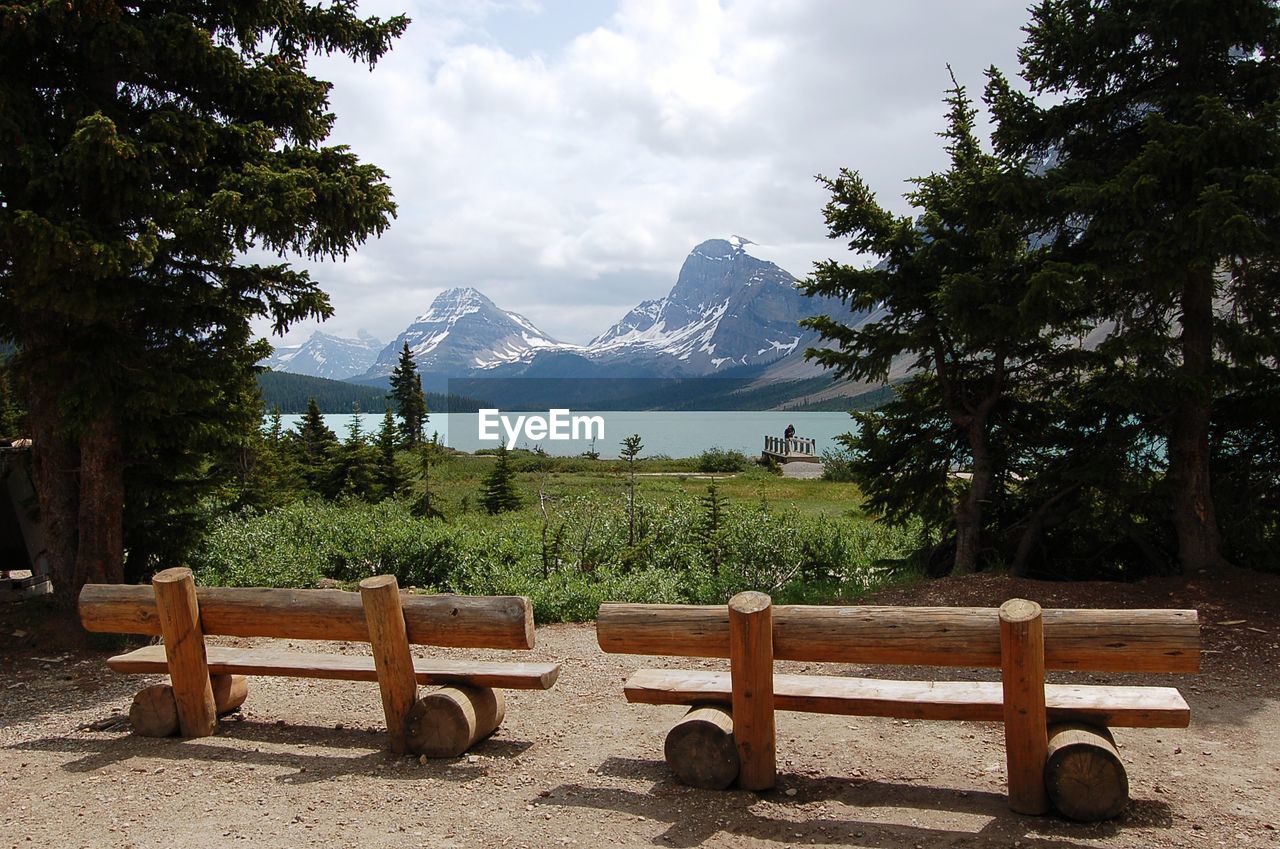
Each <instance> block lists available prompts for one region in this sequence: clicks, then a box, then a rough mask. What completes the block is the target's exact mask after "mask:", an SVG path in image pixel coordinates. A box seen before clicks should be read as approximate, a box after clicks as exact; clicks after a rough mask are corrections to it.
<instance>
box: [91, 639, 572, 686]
mask: <svg viewBox="0 0 1280 849" xmlns="http://www.w3.org/2000/svg"><path fill="white" fill-rule="evenodd" d="M205 652H206V655H207V660H208V666H209V673H210V674H212V675H266V676H284V677H291V678H328V679H331V680H339V681H377V680H378V671H377V669H376V668H375V666H374V662H373V658H372V657H368V656H364V655H341V654H321V653H317V652H296V651H280V650H278V649H264V648H252V649H237V648H227V647H223V646H208V647H207V648H206V649H205ZM107 666H108V667H109V668H111V669H112V670H114V671H115V672H123V673H132V674H147V673H155V674H165V673H167V672H168V671H169V661H168V658H167V656H166V655H165V651H164V646H144V647H143V648H140V649H136V650H135V651H131V652H129V653H127V654H119V655H116V656H115V657H111V658H108V660H107ZM413 673H414V677H415V678H416V679H417V681H418V683H419V684H424V685H439V684H466V685H470V686H472V687H500V688H502V689H504V690H549V689H551V687H552V686H553V685H554V684H555V683H556V678H558V677H559V675H560V665H559V664H557V663H493V662H481V661H472V660H442V659H440V658H421V657H416V658H414V659H413Z"/></svg>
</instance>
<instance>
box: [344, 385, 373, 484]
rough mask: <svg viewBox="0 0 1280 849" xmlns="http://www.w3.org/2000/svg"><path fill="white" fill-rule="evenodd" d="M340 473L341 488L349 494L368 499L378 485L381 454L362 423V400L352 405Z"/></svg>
mask: <svg viewBox="0 0 1280 849" xmlns="http://www.w3.org/2000/svg"><path fill="white" fill-rule="evenodd" d="M338 457H339V460H338V468H337V474H338V476H339V477H340V478H341V484H340V486H338V487H337V489H338V491H339V492H340V493H341V494H343V495H346V496H351V497H354V498H360V499H364V500H368V499H370V498H372V497H373V495H374V493H375V491H376V490H377V488H378V457H377V453H376V451H375V449H374V448H373V446H372V445H370V444H369V440H368V439H366V438H365V435H364V426H363V425H362V424H361V423H360V404H359V402H356V403H353V404H352V405H351V421H350V422H348V424H347V438H346V440H345V441H344V442H343V443H342V449H341V451H339V452H338Z"/></svg>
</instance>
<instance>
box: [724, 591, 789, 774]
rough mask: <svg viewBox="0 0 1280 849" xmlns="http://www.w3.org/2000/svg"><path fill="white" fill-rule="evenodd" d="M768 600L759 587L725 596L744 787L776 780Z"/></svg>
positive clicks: (736, 738)
mask: <svg viewBox="0 0 1280 849" xmlns="http://www.w3.org/2000/svg"><path fill="white" fill-rule="evenodd" d="M771 604H772V602H771V600H770V598H769V596H767V595H765V594H764V593H758V592H744V593H738V594H737V595H735V596H734V597H733V598H731V599H729V670H730V675H732V678H733V738H734V742H735V743H736V744H737V746H738V758H739V760H740V761H741V771H740V772H739V774H738V786H739V787H741V788H743V789H744V790H768V789H769V788H770V787H772V786H773V785H774V782H775V781H776V780H777V755H776V742H777V741H776V733H775V730H774V722H773V616H772V612H773V611H772V608H771V606H770V605H771Z"/></svg>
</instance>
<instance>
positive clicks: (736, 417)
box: [284, 410, 854, 457]
mask: <svg viewBox="0 0 1280 849" xmlns="http://www.w3.org/2000/svg"><path fill="white" fill-rule="evenodd" d="M503 415H505V416H506V417H507V419H508V424H510V425H512V426H514V425H515V424H516V422H515V419H516V417H517V416H522V415H523V416H541V417H543V418H547V412H546V411H542V412H525V413H504V414H503ZM571 415H572V416H599V417H601V418H602V419H603V425H604V435H603V437H601V438H597V439H596V440H595V450H596V451H599V452H600V456H601V457H617V456H618V443H620V442H621V441H622V438H623V437H625V436H630V435H631V434H633V433H638V434H640V438H641V440H642V441H643V442H644V450H643V451H642V452H641V456H644V457H652V456H655V455H658V454H665V455H667V456H669V457H693V456H697V455H698V454H701V453H702V452H703V451H705V450H707V449H708V448H727V449H736V450H738V451H741V452H743V453H744V454H747V455H758V454H759V453H760V450H761V449H762V448H763V447H764V438H765V437H766V436H782V432H783V430H785V429H786V427H787V425H788V424H793V425H795V428H796V436H803V437H808V438H811V439H816V440H817V449H818V453H819V454H821V453H822V452H823V451H825V450H827V449H829V448H834V447H836V444H835V437H836V435H838V434H841V433H848V432H849V431H850V430H851V429H852V428H853V424H854V423H853V420H852V419H851V418H849V414H848V413H785V412H783V413H778V412H724V411H716V412H653V411H645V412H619V411H608V412H590V411H583V410H574V411H573V412H572V414H571ZM301 418H302V416H298V415H291V416H284V424H285V427H287V428H294V429H296V427H297V423H298V421H299V420H300V419H301ZM324 419H325V423H326V424H327V425H328V426H329V427H330V428H331V429H332V430H333V431H334V433H336V434H338V438H339V439H345V438H346V435H347V427H348V425H349V424H350V423H351V414H350V413H346V414H342V413H334V414H329V415H326V416H325V417H324ZM360 420H361V427H363V428H364V431H365V433H367V434H373V433H376V432H377V430H378V428H379V427H380V426H381V424H382V414H381V413H379V414H376V415H375V414H372V413H365V414H362V415H361V416H360ZM479 424H480V422H479V415H478V414H476V413H433V414H432V415H431V421H430V422H429V423H428V425H427V436H428V438H430V436H431V434H432V433H433V432H434V433H438V434H440V441H441V442H443V443H444V444H446V445H448V446H449V447H451V448H455V449H458V450H460V451H475V450H476V449H478V448H495V447H497V445H498V441H499V440H497V439H492V440H481V439H480V438H479ZM497 430H498V432H500V433H501V432H502V426H501V425H498V427H497ZM582 431H583V428H582V427H580V428H579V433H580V434H581V433H582ZM510 444H511V447H513V448H533V447H535V446H541V447H542V449H543V450H545V451H546V452H547V453H548V454H554V455H556V456H572V455H576V454H581V453H582V452H584V451H586V450H588V449H589V448H590V447H591V441H590V440H588V439H576V440H575V439H567V440H559V439H537V440H531V439H529V438H527V437H526V436H525V435H524V434H523V433H522V434H521V436H520V437H519V438H517V439H516V440H515V441H514V442H511V443H510Z"/></svg>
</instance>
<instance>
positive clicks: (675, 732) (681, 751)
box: [663, 705, 741, 790]
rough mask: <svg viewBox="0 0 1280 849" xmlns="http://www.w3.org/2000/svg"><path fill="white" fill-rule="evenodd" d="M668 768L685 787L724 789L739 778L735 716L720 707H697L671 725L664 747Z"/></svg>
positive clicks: (739, 763)
mask: <svg viewBox="0 0 1280 849" xmlns="http://www.w3.org/2000/svg"><path fill="white" fill-rule="evenodd" d="M663 754H664V755H665V757H666V759H667V766H669V767H670V768H671V771H672V772H673V773H674V774H675V776H676V778H678V779H679V780H680V781H681V782H683V783H684V784H687V785H689V786H690V787H699V788H702V789H703V790H723V789H725V788H726V787H729V786H730V785H731V784H733V782H735V781H737V779H738V772H739V769H740V768H741V762H740V761H739V758H738V746H737V743H736V742H735V741H734V739H733V716H732V714H731V713H730V712H729V709H728V708H727V707H724V706H721V705H694V706H693V707H692V708H690V709H689V712H688V713H687V714H685V715H684V718H683V719H681V720H680V721H679V722H677V723H676V724H675V725H674V726H672V728H671V731H670V732H668V733H667V741H666V744H665V745H664V747H663Z"/></svg>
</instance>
